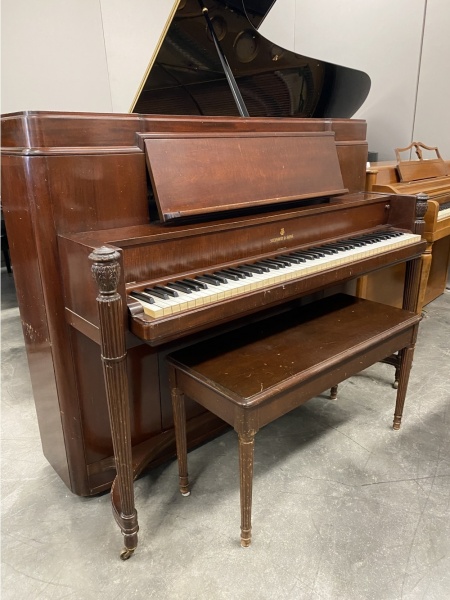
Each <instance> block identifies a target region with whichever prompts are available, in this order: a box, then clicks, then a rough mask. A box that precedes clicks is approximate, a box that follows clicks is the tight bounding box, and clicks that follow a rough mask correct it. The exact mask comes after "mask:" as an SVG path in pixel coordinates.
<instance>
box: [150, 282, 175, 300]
mask: <svg viewBox="0 0 450 600" xmlns="http://www.w3.org/2000/svg"><path fill="white" fill-rule="evenodd" d="M153 289H154V290H158V291H159V292H164V293H165V294H169V296H172V297H175V296H178V292H176V291H175V290H171V289H170V288H169V287H166V286H165V285H155V286H153Z"/></svg>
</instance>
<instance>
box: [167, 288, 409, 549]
mask: <svg viewBox="0 0 450 600" xmlns="http://www.w3.org/2000/svg"><path fill="white" fill-rule="evenodd" d="M419 321H420V316H418V315H416V314H414V313H412V312H409V311H406V310H403V309H399V308H393V307H391V306H387V305H383V304H378V303H375V302H371V301H369V300H363V299H360V298H354V297H352V296H346V295H344V294H339V295H336V296H332V297H329V298H325V299H323V300H321V301H319V302H315V303H313V304H311V305H308V306H306V307H302V308H301V309H298V310H295V311H289V312H286V313H284V314H282V315H277V316H276V317H272V318H270V319H267V320H264V321H260V322H257V323H252V324H250V325H247V326H245V327H243V328H240V329H236V330H234V331H232V332H228V333H226V334H223V335H221V336H218V337H216V338H214V339H212V340H209V341H204V342H201V343H198V344H195V345H192V346H189V347H187V348H185V349H183V350H181V351H179V352H176V353H174V354H172V355H170V356H169V357H168V361H169V369H170V378H171V389H172V401H173V409H174V421H175V434H176V442H177V456H178V466H179V485H180V491H181V493H182V494H183V495H189V493H190V491H189V481H188V472H187V446H186V417H185V408H184V397H185V396H188V397H189V398H191V399H193V400H195V401H196V402H198V403H199V404H201V405H202V406H203V407H205V408H207V409H208V410H210V411H211V412H212V413H214V414H216V415H217V416H219V417H220V418H222V419H223V420H224V421H226V422H227V423H229V424H230V425H231V426H232V427H234V429H235V430H236V432H237V434H238V439H239V465H240V502H241V545H242V546H244V547H245V546H249V545H250V542H251V505H252V480H253V450H254V439H255V434H256V433H257V431H258V430H259V429H260V428H261V427H263V426H264V425H267V424H268V423H270V422H271V421H274V420H275V419H277V418H278V417H281V416H282V415H284V414H286V413H287V412H289V411H291V410H293V409H294V408H297V407H298V406H300V405H301V404H303V403H304V402H306V401H307V400H308V399H310V398H313V397H314V396H317V395H318V394H320V393H321V392H323V390H325V389H328V388H330V387H333V386H334V385H335V384H336V383H338V382H340V381H343V380H344V379H347V378H348V377H350V376H351V375H354V374H356V373H358V372H359V371H362V370H363V369H365V368H367V367H369V366H370V365H372V364H374V363H376V362H378V361H380V360H381V359H383V358H384V357H386V356H388V355H390V354H392V353H394V352H397V351H400V357H401V360H400V379H399V386H398V390H397V399H396V406H395V413H394V415H395V416H394V429H399V427H400V421H401V416H402V412H403V405H404V400H405V395H406V388H407V384H408V378H409V372H410V369H411V364H412V357H413V352H414V345H415V341H416V337H417V329H418V324H419Z"/></svg>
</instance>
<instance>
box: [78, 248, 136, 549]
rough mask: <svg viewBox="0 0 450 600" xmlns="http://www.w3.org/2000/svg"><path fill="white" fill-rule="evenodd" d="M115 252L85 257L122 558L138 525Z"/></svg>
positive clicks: (105, 250)
mask: <svg viewBox="0 0 450 600" xmlns="http://www.w3.org/2000/svg"><path fill="white" fill-rule="evenodd" d="M119 256H120V255H119V253H118V252H117V251H116V250H114V249H112V248H107V247H105V246H103V247H101V248H97V249H95V250H94V251H93V252H92V253H91V254H90V255H89V258H90V260H91V261H92V262H93V265H92V274H93V276H94V279H95V281H96V282H97V285H98V289H99V295H98V296H97V306H98V313H99V319H100V336H101V353H102V363H103V375H104V378H105V387H106V399H107V402H108V411H109V420H110V424H111V436H112V442H113V449H114V458H115V463H116V471H117V475H116V478H115V480H114V482H113V488H112V490H111V501H112V506H113V514H114V517H115V519H116V521H117V524H118V525H119V527H120V529H121V531H122V533H123V536H124V543H125V547H124V549H123V550H122V552H121V555H120V557H121V558H122V559H123V560H126V559H127V558H129V557H130V556H131V555H132V554H133V552H134V550H135V549H136V546H137V541H138V536H137V532H138V529H139V527H138V521H137V512H136V509H135V506H134V489H133V466H132V451H131V429H130V404H129V394H128V376H127V366H126V358H127V353H126V345H125V327H124V316H123V307H122V298H121V296H120V294H119V293H118V292H117V284H118V281H119V274H120V264H119V260H118V259H119ZM115 491H117V492H118V494H116V493H114V492H115ZM116 498H118V501H117V500H115V499H116Z"/></svg>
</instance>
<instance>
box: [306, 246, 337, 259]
mask: <svg viewBox="0 0 450 600" xmlns="http://www.w3.org/2000/svg"><path fill="white" fill-rule="evenodd" d="M308 252H315V253H316V254H318V256H319V257H320V258H325V256H327V255H330V254H333V252H332V251H331V250H322V248H319V247H314V246H313V247H312V248H308Z"/></svg>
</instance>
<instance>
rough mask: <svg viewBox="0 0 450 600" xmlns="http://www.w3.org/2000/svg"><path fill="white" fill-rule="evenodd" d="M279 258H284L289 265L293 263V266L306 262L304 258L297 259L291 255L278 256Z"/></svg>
mask: <svg viewBox="0 0 450 600" xmlns="http://www.w3.org/2000/svg"><path fill="white" fill-rule="evenodd" d="M280 258H285V259H287V260H289V261H290V262H291V263H294V264H295V265H298V264H300V263H302V262H306V260H305V259H304V258H299V257H298V256H293V255H291V254H282V255H281V256H280Z"/></svg>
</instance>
